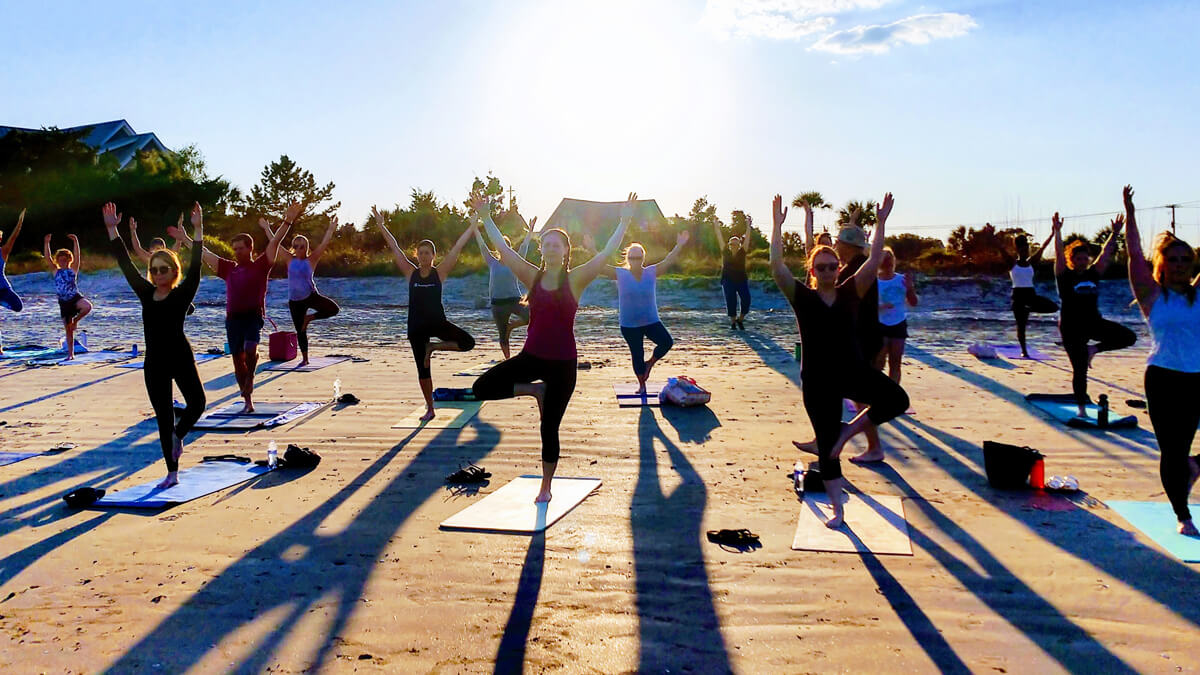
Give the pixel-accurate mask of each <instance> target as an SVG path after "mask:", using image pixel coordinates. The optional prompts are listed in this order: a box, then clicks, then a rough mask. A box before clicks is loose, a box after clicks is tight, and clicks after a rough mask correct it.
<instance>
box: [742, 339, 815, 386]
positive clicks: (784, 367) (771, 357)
mask: <svg viewBox="0 0 1200 675" xmlns="http://www.w3.org/2000/svg"><path fill="white" fill-rule="evenodd" d="M739 336H740V337H741V338H742V340H744V341H745V342H746V344H747V345H749V346H750V348H751V349H753V350H754V353H756V354H758V358H760V359H762V362H763V363H764V364H765V365H767V366H768V367H769V368H771V369H772V370H775V371H776V372H778V373H779V374H780V375H783V376H784V377H786V378H787V379H789V380H791V382H792V384H794V385H796V386H797V387H799V386H800V364H799V363H796V356H795V354H793V353H792V352H789V351H788V350H786V349H784V348H783V347H780V346H779V344H778V343H777V342H775V341H774V340H772V339H770V338H769V337H765V336H763V335H762V334H760V333H757V332H747V331H741V332H740V333H739Z"/></svg>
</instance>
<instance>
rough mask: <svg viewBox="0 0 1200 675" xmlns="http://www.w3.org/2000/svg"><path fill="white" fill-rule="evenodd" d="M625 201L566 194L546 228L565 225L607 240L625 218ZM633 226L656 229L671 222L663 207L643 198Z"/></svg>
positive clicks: (635, 209)
mask: <svg viewBox="0 0 1200 675" xmlns="http://www.w3.org/2000/svg"><path fill="white" fill-rule="evenodd" d="M624 204H625V202H592V201H588V200H586V199H570V198H565V199H563V200H562V201H561V202H559V204H558V208H556V209H554V213H552V214H550V217H549V218H547V219H546V222H545V224H544V225H543V226H542V230H543V231H544V230H546V229H549V228H553V227H561V228H562V229H564V230H566V231H567V233H569V234H572V235H576V234H590V235H592V236H593V237H595V238H596V241H597V242H598V244H601V245H602V244H603V243H604V239H605V238H606V237H608V236H609V235H610V234H611V233H612V231H613V228H615V227H616V226H617V221H618V220H620V218H621V206H623V205H624ZM632 224H633V226H634V227H638V228H641V229H643V230H654V229H658V228H659V227H663V226H665V225H666V224H667V219H666V217H665V216H663V212H662V209H660V208H658V203H657V202H655V201H654V200H653V199H639V200H637V201H636V202H635V203H634V207H633V223H632Z"/></svg>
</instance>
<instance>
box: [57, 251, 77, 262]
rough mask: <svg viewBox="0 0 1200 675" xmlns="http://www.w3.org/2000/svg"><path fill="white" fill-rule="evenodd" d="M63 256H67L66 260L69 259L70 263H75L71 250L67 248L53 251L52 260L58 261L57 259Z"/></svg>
mask: <svg viewBox="0 0 1200 675" xmlns="http://www.w3.org/2000/svg"><path fill="white" fill-rule="evenodd" d="M63 255H65V256H67V258H69V259H70V260H71V262H75V254H74V253H72V252H71V249H69V248H60V249H58V250H57V251H55V252H54V259H55V260H58V257H59V256H63Z"/></svg>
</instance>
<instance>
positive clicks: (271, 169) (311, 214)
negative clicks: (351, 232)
mask: <svg viewBox="0 0 1200 675" xmlns="http://www.w3.org/2000/svg"><path fill="white" fill-rule="evenodd" d="M333 187H334V186H333V181H330V182H329V183H326V184H325V185H324V186H318V185H317V180H316V178H314V177H313V175H312V172H310V171H308V170H306V169H304V168H302V167H301V166H300V165H299V164H296V162H294V161H292V159H291V158H290V157H288V156H287V155H280V156H279V161H276V162H271V163H270V164H268V165H267V166H266V167H265V168H263V170H262V174H261V178H260V179H259V181H258V185H255V186H254V187H252V188H250V196H249V198H247V199H246V200H245V202H244V203H243V204H242V208H241V211H242V215H243V216H244V217H245V218H246V219H247V220H249V221H250V222H255V221H257V220H258V219H259V218H266V219H267V220H269V221H271V222H272V224H274V223H275V221H277V220H278V219H279V218H280V217H281V216H282V215H283V212H284V211H285V210H286V209H287V206H288V204H290V203H292V202H299V203H300V204H301V205H302V206H303V209H302V210H301V211H300V217H299V218H298V219H297V222H296V223H295V224H294V225H293V227H292V232H295V233H296V234H306V235H309V236H310V237H312V236H313V235H315V234H320V233H322V232H324V228H325V226H326V225H327V224H328V222H329V217H330V216H332V215H333V214H334V213H335V212H336V211H337V210H338V207H340V206H341V205H342V203H341V202H333V203H332V204H327V202H330V201H331V200H332V199H333Z"/></svg>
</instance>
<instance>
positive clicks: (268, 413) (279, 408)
mask: <svg viewBox="0 0 1200 675" xmlns="http://www.w3.org/2000/svg"><path fill="white" fill-rule="evenodd" d="M327 405H329V403H328V402H321V401H311V402H304V403H258V404H256V405H255V406H254V412H252V413H245V414H243V413H239V412H238V411H239V410H241V408H242V404H241V403H230V404H229V405H227V406H225V407H223V408H218V409H217V410H214V411H212V412H209V413H206V414H205V415H204V416H202V417H201V418H200V419H199V420H197V421H196V426H195V428H196V429H201V430H207V431H220V430H245V429H259V428H267V427H277V426H280V425H282V424H287V423H288V422H294V421H296V420H298V419H300V418H302V417H307V416H308V415H311V414H312V413H314V412H316V411H318V410H320V409H322V408H324V407H325V406H327Z"/></svg>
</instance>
